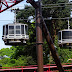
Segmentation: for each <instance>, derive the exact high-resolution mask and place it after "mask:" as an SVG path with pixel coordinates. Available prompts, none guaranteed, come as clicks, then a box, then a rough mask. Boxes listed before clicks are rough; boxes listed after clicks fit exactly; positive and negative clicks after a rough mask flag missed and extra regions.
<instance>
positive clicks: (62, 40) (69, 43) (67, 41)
mask: <svg viewBox="0 0 72 72" xmlns="http://www.w3.org/2000/svg"><path fill="white" fill-rule="evenodd" d="M58 43H59V46H60V47H69V48H72V29H65V30H61V31H59V32H58Z"/></svg>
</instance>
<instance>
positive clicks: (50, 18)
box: [0, 17, 72, 21]
mask: <svg viewBox="0 0 72 72" xmlns="http://www.w3.org/2000/svg"><path fill="white" fill-rule="evenodd" d="M52 19H55V20H58V19H59V20H60V19H61V20H62V19H63V20H64V19H72V17H65V18H52V17H49V18H44V20H52ZM16 20H28V19H16ZM34 20H35V18H34ZM0 21H13V20H0Z"/></svg>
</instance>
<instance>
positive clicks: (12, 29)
mask: <svg viewBox="0 0 72 72" xmlns="http://www.w3.org/2000/svg"><path fill="white" fill-rule="evenodd" d="M14 21H15V22H14V23H9V24H6V25H3V36H2V40H3V41H4V43H5V45H15V46H16V45H22V44H26V41H27V40H28V39H29V35H28V25H27V24H22V23H16V14H15V19H14Z"/></svg>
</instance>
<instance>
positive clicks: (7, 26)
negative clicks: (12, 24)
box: [6, 25, 8, 35]
mask: <svg viewBox="0 0 72 72" xmlns="http://www.w3.org/2000/svg"><path fill="white" fill-rule="evenodd" d="M7 34H8V25H6V35H7Z"/></svg>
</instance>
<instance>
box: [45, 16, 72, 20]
mask: <svg viewBox="0 0 72 72" xmlns="http://www.w3.org/2000/svg"><path fill="white" fill-rule="evenodd" d="M52 19H54V20H65V19H72V18H71V17H65V18H52V17H50V18H44V20H52Z"/></svg>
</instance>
